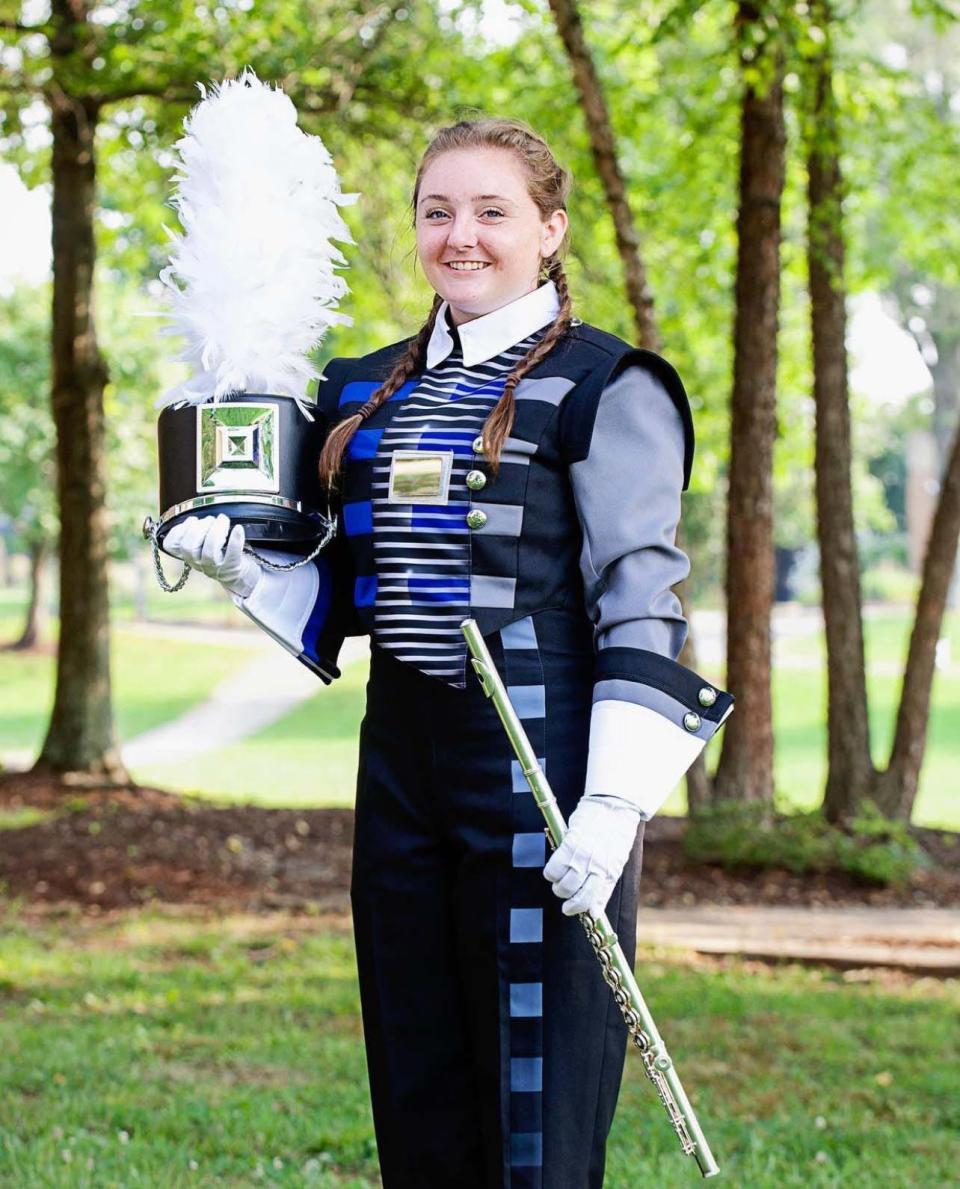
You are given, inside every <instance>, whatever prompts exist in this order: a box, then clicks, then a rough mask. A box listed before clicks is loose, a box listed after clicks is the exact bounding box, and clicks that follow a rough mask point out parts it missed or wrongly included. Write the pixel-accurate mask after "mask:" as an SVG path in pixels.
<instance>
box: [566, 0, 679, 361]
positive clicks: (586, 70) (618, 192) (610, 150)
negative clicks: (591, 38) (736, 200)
mask: <svg viewBox="0 0 960 1189" xmlns="http://www.w3.org/2000/svg"><path fill="white" fill-rule="evenodd" d="M550 8H551V9H552V10H553V15H554V17H555V19H556V22H557V31H558V32H559V34H560V37H561V39H562V41H563V44H564V48H565V49H566V51H567V57H568V58H569V59H570V66H571V68H572V70H573V79H574V82H575V83H576V87H577V91H578V92H579V94H580V106H581V109H582V110H583V115H584V118H585V120H586V122H587V132H588V133H589V136H590V150H591V152H592V153H593V160H594V162H595V164H596V167H597V174H598V175H599V177H600V181H601V183H602V185H603V192H604V194H605V196H606V200H607V206H608V208H609V210H610V215H611V218H612V219H613V226H614V231H615V233H616V238H617V251H618V252H619V253H620V260H621V262H622V264H623V273H624V279H625V282H626V287H627V300H628V301H629V302H630V308H631V309H632V310H633V317H634V321H635V323H636V327H637V343H638V344H639V345H640V346H641V347H646V348H647V349H648V350H649V351H659V350H660V332H659V330H658V328H657V323H656V317H655V315H654V312H653V293H652V292H651V289H650V285H649V282H648V281H647V270H646V268H645V267H644V264H643V260H642V258H641V256H640V236H639V234H638V233H637V229H636V225H635V224H634V221H633V214H632V212H631V210H630V204H629V202H628V201H627V188H626V186H625V184H624V180H623V174H622V172H621V170H620V161H619V159H618V157H617V147H616V140H615V138H614V134H613V126H612V124H611V123H610V113H609V111H608V110H607V104H606V100H605V99H604V97H603V87H602V86H601V83H600V79H599V77H598V75H597V69H596V66H595V65H594V62H593V56H592V54H591V53H590V49H589V47H588V46H587V42H586V38H585V37H584V35H583V22H582V21H581V19H580V13H579V10H578V9H577V4H576V0H550Z"/></svg>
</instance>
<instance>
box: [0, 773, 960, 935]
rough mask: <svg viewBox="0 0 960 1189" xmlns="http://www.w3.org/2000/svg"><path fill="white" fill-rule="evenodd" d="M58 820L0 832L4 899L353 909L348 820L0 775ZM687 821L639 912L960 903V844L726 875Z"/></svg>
mask: <svg viewBox="0 0 960 1189" xmlns="http://www.w3.org/2000/svg"><path fill="white" fill-rule="evenodd" d="M28 807H34V808H36V809H43V810H54V811H57V812H56V816H51V817H49V818H47V819H46V820H44V821H42V822H37V823H35V824H33V825H29V826H22V827H20V828H17V829H4V830H0V890H2V891H3V893H4V894H5V895H6V896H9V897H12V896H16V897H22V898H23V900H24V901H26V902H29V903H30V904H31V905H36V906H37V907H39V906H40V905H44V904H45V905H50V906H52V905H55V904H64V905H76V906H80V907H81V908H83V909H84V910H87V911H90V912H100V911H106V910H109V909H115V908H123V907H127V906H134V905H142V904H148V903H151V902H159V903H172V904H194V905H209V906H211V907H217V908H218V909H223V910H227V909H244V910H248V911H249V910H269V909H272V908H286V909H292V910H297V909H301V908H302V909H304V910H316V909H318V908H321V909H324V910H330V909H346V908H347V907H348V888H349V881H350V850H351V840H352V837H353V812H352V810H349V809H261V808H257V807H254V806H223V807H221V806H213V805H210V804H208V803H205V802H202V801H196V800H189V799H185V798H182V797H179V796H176V795H174V794H171V793H168V792H164V791H163V790H162V789H153V788H146V787H137V788H122V789H118V788H96V787H94V788H87V787H79V786H76V785H64V784H62V783H60V782H57V781H51V779H50V778H45V777H38V776H33V775H29V774H23V775H19V774H17V775H14V774H7V775H3V776H0V812H3V813H5V814H9V813H10V812H13V811H16V810H19V809H25V808H28ZM684 825H685V823H684V822H683V821H682V820H679V819H676V818H655V819H654V820H653V821H652V822H650V823H649V824H648V826H647V831H646V840H645V850H644V871H643V879H642V881H641V903H643V904H645V905H649V906H673V907H677V906H683V907H686V906H690V905H695V904H765V905H807V906H809V905H818V906H823V907H839V906H843V905H874V906H878V907H896V906H904V907H932V906H951V907H954V906H958V905H960V863H958V860H960V835H958V834H953V833H948V832H943V831H933V830H920V831H917V834H918V837H919V838H920V840H921V843H922V845H923V846H924V847H925V849H926V850H927V852H928V854H930V856H931V858H932V860H933V863H934V865H933V866H931V867H930V868H929V869H927V870H924V871H921V872H918V873H917V875H916V876H915V877H914V879H913V880H912V882H911V883H910V884H909V885H907V886H906V887H903V888H880V887H876V886H874V885H867V884H863V883H859V882H857V881H856V880H855V879H853V878H852V877H850V876H847V875H845V874H839V873H828V874H817V875H803V876H800V875H793V874H791V873H790V872H787V871H777V870H770V871H763V872H759V873H742V874H739V873H730V872H727V871H724V870H723V869H722V868H720V867H713V866H708V865H706V864H701V863H694V862H692V861H691V860H689V859H687V858H686V857H685V856H684V854H683V849H682V838H683V830H684Z"/></svg>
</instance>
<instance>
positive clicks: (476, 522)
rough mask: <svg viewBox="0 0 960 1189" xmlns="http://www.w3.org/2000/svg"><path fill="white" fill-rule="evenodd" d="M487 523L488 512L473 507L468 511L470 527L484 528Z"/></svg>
mask: <svg viewBox="0 0 960 1189" xmlns="http://www.w3.org/2000/svg"><path fill="white" fill-rule="evenodd" d="M486 523H487V514H486V512H481V511H480V509H479V508H473V509H472V510H471V511H470V512H468V513H467V524H468V526H469V527H470V528H483V526H484V525H485V524H486Z"/></svg>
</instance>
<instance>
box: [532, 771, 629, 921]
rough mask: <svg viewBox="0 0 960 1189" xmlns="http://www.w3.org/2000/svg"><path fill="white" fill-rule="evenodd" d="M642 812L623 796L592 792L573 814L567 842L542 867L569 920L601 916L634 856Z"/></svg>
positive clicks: (564, 837) (568, 827)
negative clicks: (605, 795)
mask: <svg viewBox="0 0 960 1189" xmlns="http://www.w3.org/2000/svg"><path fill="white" fill-rule="evenodd" d="M639 825H640V811H639V810H638V809H637V808H636V807H635V806H634V805H631V804H630V802H629V801H623V800H621V799H620V798H618V797H604V796H602V795H599V794H597V795H592V794H587V795H585V796H583V797H581V798H580V801H579V803H578V805H577V807H576V809H575V810H574V811H573V813H571V814H570V821H569V822H568V823H567V832H566V834H565V835H564V836H563V841H562V842H561V843H560V845H559V846H558V847H557V849H556V850H555V851H554V852H553V854H552V855H551V857H550V861H549V862H548V863H547V865H546V866H545V867H544V869H543V874H544V876H545V877H546V878H547V879H548V880H550V882H551V883H552V884H553V893H554V895H555V896H559V897H560V898H561V899H562V900H563V901H564V905H563V912H564V915H565V916H568V917H572V916H576V915H577V913H581V912H589V913H591V914H592V915H593V916H598V915H599V914H600V913H601V912H603V910H604V909H605V908H606V906H607V901H608V900H609V899H610V896H611V893H612V892H613V889H614V886H615V885H616V882H617V880H618V879H619V878H620V876H621V874H622V873H623V869H624V867H625V866H626V864H627V859H629V857H630V851H631V850H632V849H633V843H634V840H635V838H636V836H637V829H638V827H639Z"/></svg>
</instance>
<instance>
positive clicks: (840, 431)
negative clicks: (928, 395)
mask: <svg viewBox="0 0 960 1189" xmlns="http://www.w3.org/2000/svg"><path fill="white" fill-rule="evenodd" d="M811 19H813V20H814V21H815V22H816V24H817V25H818V26H819V27H820V28H821V29H823V30H824V31H825V33H826V37H827V40H826V42H825V43H824V45H823V48H822V51H821V53H820V54H819V56H818V58H817V61H816V63H815V67H814V69H815V76H814V79H813V87H814V95H813V112H812V115H813V127H812V132H811V143H810V151H809V158H808V191H807V193H808V202H809V211H808V223H807V263H808V268H809V273H810V315H811V334H812V342H813V395H814V403H815V406H816V456H815V457H816V462H815V466H816V493H817V540H818V543H819V546H820V580H821V584H822V590H823V618H824V625H825V628H826V637H827V690H828V697H827V736H828V770H827V786H826V791H825V793H824V802H823V804H824V811H825V813H826V815H827V817H828V818H829V819H830V820H831V821H833V822H838V821H841V820H842V819H844V818H846V817H850V816H852V815H853V813H855V812H856V809H857V806H858V805H859V803H860V801H861V800H862V799H863V798H864V797H865V796H868V795H869V793H870V790H871V785H872V782H873V777H874V767H873V761H872V759H871V756H870V719H869V714H868V711H867V678H866V662H865V658H864V647H863V620H862V616H861V598H860V557H859V553H858V550H857V538H856V530H855V526H854V513H853V489H852V484H851V480H850V474H851V466H852V450H851V444H850V400H849V391H848V387H847V351H846V331H847V318H846V308H845V301H846V290H845V287H844V240H843V208H842V200H843V179H842V175H841V170H840V144H839V128H838V125H837V109H836V102H835V99H834V95H833V79H832V61H831V53H830V48H829V46H830V42H829V38H830V33H829V30H830V22H831V20H832V13H831V12H830V6H829V3H828V2H827V0H824V2H823V3H820V4H818V5H815V6H814V8H813V11H812V17H811Z"/></svg>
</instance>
